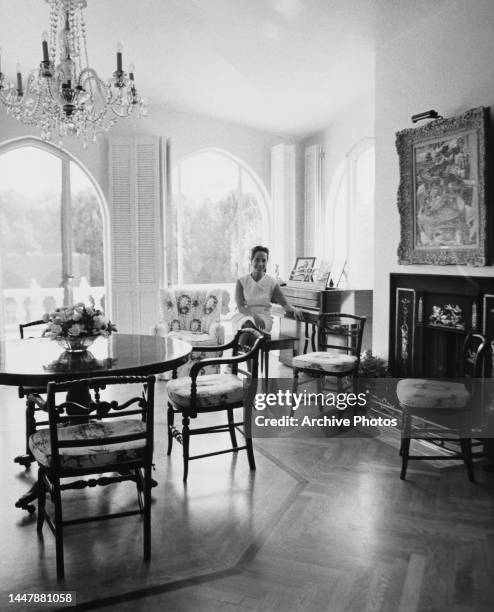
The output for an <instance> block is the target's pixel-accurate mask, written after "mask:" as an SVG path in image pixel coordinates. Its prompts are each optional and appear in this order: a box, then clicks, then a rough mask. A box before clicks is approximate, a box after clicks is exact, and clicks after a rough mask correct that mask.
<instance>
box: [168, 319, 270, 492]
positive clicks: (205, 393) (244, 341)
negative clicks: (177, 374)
mask: <svg viewBox="0 0 494 612" xmlns="http://www.w3.org/2000/svg"><path fill="white" fill-rule="evenodd" d="M263 342H264V336H263V335H262V334H261V333H260V332H258V331H257V330H255V329H252V328H246V329H241V330H239V331H238V332H237V333H236V334H235V337H234V338H233V340H232V341H231V342H229V343H228V344H225V345H222V346H221V347H218V348H220V350H221V351H226V350H229V349H231V351H232V356H231V357H226V356H223V357H220V358H218V357H217V358H212V359H204V360H201V361H197V362H196V363H194V364H193V366H192V368H191V370H190V377H188V376H187V377H183V378H177V379H175V380H171V381H170V382H169V383H168V384H167V386H166V390H167V393H168V451H167V454H168V455H170V453H171V450H172V444H173V439H174V438H175V439H176V440H177V441H178V442H180V443H181V444H182V447H183V461H184V477H183V480H184V482H186V480H187V474H188V469H189V461H191V460H193V459H202V458H203V457H212V456H213V455H221V454H223V453H236V452H238V451H239V450H246V451H247V457H248V460H249V467H250V469H251V470H255V469H256V464H255V461H254V451H253V448H252V439H251V437H250V435H249V432H250V429H249V428H250V414H251V410H252V399H253V394H255V393H256V391H257V377H258V364H259V350H260V348H261V346H262V344H263ZM206 350H207V349H206ZM210 351H211V352H213V351H214V348H212V347H211V348H210ZM242 363H246V364H247V370H246V371H243V370H242V371H241V370H240V369H239V364H242ZM221 364H225V365H229V366H230V368H231V370H230V371H229V372H225V373H221V374H206V375H205V376H199V374H200V372H201V370H202V369H203V368H204V367H205V366H208V365H213V366H220V365H221ZM239 374H242V375H243V376H244V378H241V377H240V376H239ZM242 407H243V409H244V415H243V419H242V420H241V421H238V422H236V421H235V419H234V412H233V411H234V409H235V408H242ZM209 412H226V413H227V422H226V423H222V424H219V425H207V426H203V427H197V428H194V429H192V428H191V427H190V421H191V419H197V417H198V416H199V415H200V414H205V413H209ZM175 414H181V415H182V429H181V430H178V429H177V428H176V427H175V425H174V419H175ZM239 427H243V432H242V433H243V435H244V437H245V445H243V446H238V444H237V438H236V434H235V430H236V429H238V428H239ZM221 432H225V433H226V432H228V433H229V434H230V441H231V448H227V449H224V450H218V451H212V452H209V453H201V454H198V455H193V456H191V455H189V445H190V438H191V437H192V436H195V435H203V434H209V433H221Z"/></svg>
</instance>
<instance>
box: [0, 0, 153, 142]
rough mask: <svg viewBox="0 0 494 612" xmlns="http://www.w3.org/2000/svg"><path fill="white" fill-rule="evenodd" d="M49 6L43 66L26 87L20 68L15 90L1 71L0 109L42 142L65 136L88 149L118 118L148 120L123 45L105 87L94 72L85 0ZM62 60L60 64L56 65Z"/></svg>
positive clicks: (56, 0) (54, 1) (57, 0)
mask: <svg viewBox="0 0 494 612" xmlns="http://www.w3.org/2000/svg"><path fill="white" fill-rule="evenodd" d="M45 2H47V3H48V4H49V5H50V33H49V34H48V32H46V31H45V32H43V34H42V37H41V53H42V60H41V62H40V65H39V69H35V70H32V71H31V72H30V73H29V74H28V76H27V77H26V79H25V82H24V84H23V78H22V71H21V67H20V66H19V64H17V67H16V72H17V79H16V81H17V82H16V85H14V84H13V83H12V82H8V81H7V80H6V79H5V75H4V74H3V73H2V71H1V70H2V68H1V49H0V103H1V104H3V105H4V106H5V108H6V111H7V113H8V114H9V115H10V116H12V117H14V119H17V120H18V121H20V122H21V123H23V124H24V125H29V126H34V127H36V128H37V129H39V131H40V136H41V138H42V139H43V140H52V138H56V137H58V139H59V141H60V142H61V143H63V138H64V137H65V136H75V137H78V138H81V139H82V140H83V146H84V147H86V146H87V144H88V143H89V142H95V141H96V137H97V136H98V135H99V134H103V133H104V132H107V131H108V130H109V129H111V128H112V127H113V126H114V125H115V123H116V121H117V119H118V118H119V117H128V116H129V115H131V114H132V113H133V112H137V114H138V116H139V117H142V116H145V115H146V114H147V108H146V102H145V100H144V99H143V98H141V96H140V95H139V93H138V91H137V89H136V86H135V80H134V72H135V69H134V66H133V65H132V64H130V65H129V72H128V73H127V72H125V71H124V70H123V49H122V44H121V43H118V45H117V57H116V60H117V61H116V70H115V72H114V73H113V75H112V77H111V78H110V79H108V80H107V81H104V80H103V79H101V78H100V77H99V76H98V73H97V72H96V71H95V70H94V68H91V67H90V66H89V60H88V52H87V40H86V22H85V19H84V9H85V8H86V6H87V1H86V0H45ZM57 58H58V60H57Z"/></svg>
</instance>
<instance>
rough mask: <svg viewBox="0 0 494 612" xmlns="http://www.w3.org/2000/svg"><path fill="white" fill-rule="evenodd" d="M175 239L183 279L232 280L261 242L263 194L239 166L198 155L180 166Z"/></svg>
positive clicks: (222, 158)
mask: <svg viewBox="0 0 494 612" xmlns="http://www.w3.org/2000/svg"><path fill="white" fill-rule="evenodd" d="M179 189H180V196H179V198H178V200H179V202H180V204H179V205H180V210H179V213H178V214H179V219H180V223H179V231H180V235H181V240H180V239H179V240H178V250H179V258H181V270H182V279H181V282H183V283H198V284H202V283H232V282H234V281H235V280H236V278H238V276H239V275H240V274H242V273H246V272H247V270H248V257H247V254H248V252H249V249H250V247H251V246H252V245H253V244H256V243H258V242H260V241H261V238H262V235H263V224H262V217H261V212H260V206H259V203H260V201H261V197H262V196H261V194H260V191H259V189H258V187H257V186H256V184H255V183H254V181H253V180H252V179H251V178H250V177H249V175H248V174H247V173H246V172H244V171H243V170H242V169H241V167H240V165H239V164H238V163H237V162H235V161H233V160H231V159H229V158H227V157H225V156H224V155H220V154H218V153H199V154H197V155H195V156H193V157H191V158H189V159H187V160H185V161H184V162H183V163H182V164H181V167H180V181H179Z"/></svg>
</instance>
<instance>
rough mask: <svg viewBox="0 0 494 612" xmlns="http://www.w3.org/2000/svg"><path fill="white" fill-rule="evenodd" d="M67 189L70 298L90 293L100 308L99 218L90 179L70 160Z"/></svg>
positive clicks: (102, 276) (84, 297) (78, 298)
mask: <svg viewBox="0 0 494 612" xmlns="http://www.w3.org/2000/svg"><path fill="white" fill-rule="evenodd" d="M70 188H71V213H72V248H73V253H72V270H73V275H74V280H73V285H74V299H75V300H76V301H84V302H87V300H88V298H89V296H90V295H92V296H93V297H94V299H95V300H96V303H97V305H99V306H101V307H103V308H104V297H103V296H104V284H105V272H104V259H103V218H102V216H101V210H100V206H99V203H98V196H97V193H96V191H95V189H94V187H93V185H92V183H91V181H90V180H89V178H88V176H87V175H86V173H85V172H84V171H83V170H82V169H81V168H80V167H79V166H78V165H77V164H75V163H74V162H71V163H70ZM102 300H103V301H102Z"/></svg>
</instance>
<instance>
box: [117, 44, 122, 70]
mask: <svg viewBox="0 0 494 612" xmlns="http://www.w3.org/2000/svg"><path fill="white" fill-rule="evenodd" d="M122 51H123V46H122V43H121V42H119V43H117V72H122Z"/></svg>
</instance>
